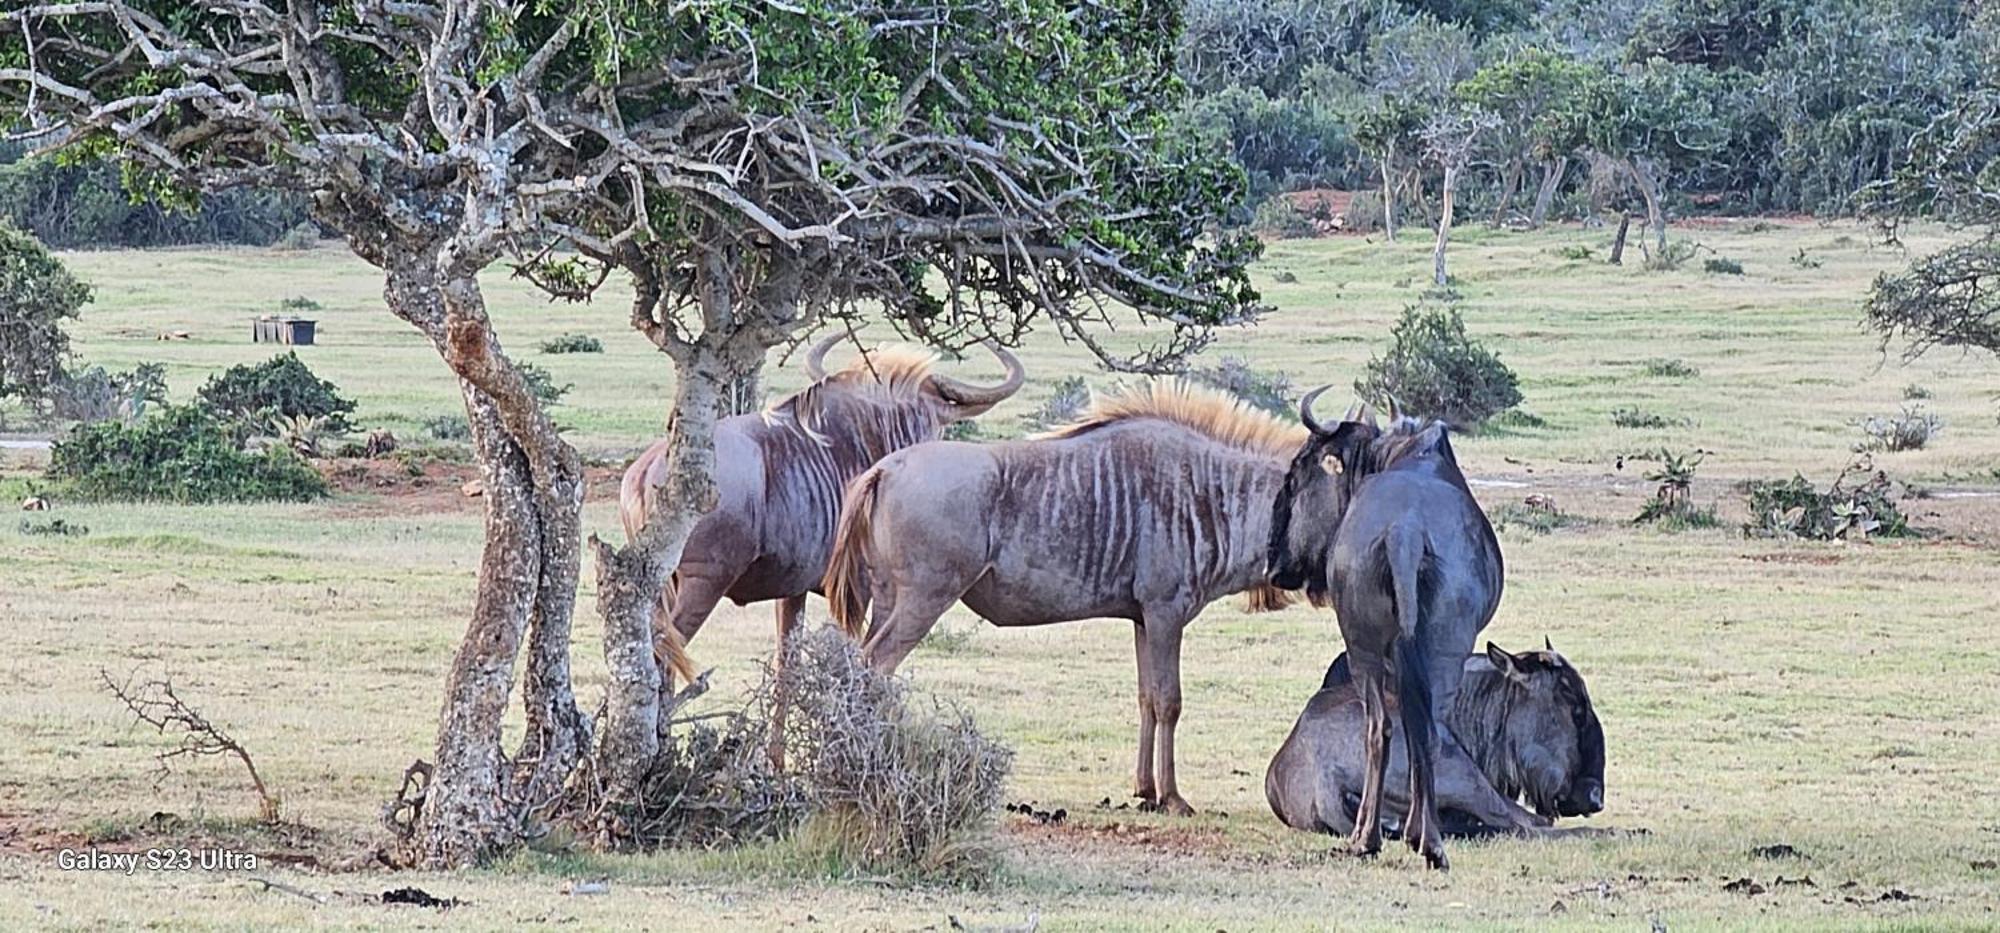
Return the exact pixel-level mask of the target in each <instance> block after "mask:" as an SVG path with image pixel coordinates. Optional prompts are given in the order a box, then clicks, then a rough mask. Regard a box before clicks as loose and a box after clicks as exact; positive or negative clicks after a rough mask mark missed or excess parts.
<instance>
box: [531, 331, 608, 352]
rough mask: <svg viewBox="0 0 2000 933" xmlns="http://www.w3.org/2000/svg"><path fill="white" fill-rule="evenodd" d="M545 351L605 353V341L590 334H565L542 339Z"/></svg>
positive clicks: (543, 350)
mask: <svg viewBox="0 0 2000 933" xmlns="http://www.w3.org/2000/svg"><path fill="white" fill-rule="evenodd" d="M542 352H543V353H603V352H604V342H603V341H601V340H598V339H597V338H596V337H592V336H591V335H589V334H564V335H562V336H560V337H551V338H549V339H547V340H544V341H542Z"/></svg>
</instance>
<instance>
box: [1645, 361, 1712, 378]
mask: <svg viewBox="0 0 2000 933" xmlns="http://www.w3.org/2000/svg"><path fill="white" fill-rule="evenodd" d="M1640 372H1643V373H1645V374H1646V375H1648V376H1654V377H1657V378H1660V379H1693V378H1694V377H1696V376H1699V375H1701V370H1699V369H1696V368H1694V367H1693V366H1690V365H1688V362H1687V361H1686V360H1679V359H1671V360H1670V359H1651V360H1647V361H1646V365H1645V368H1643V369H1641V370H1640Z"/></svg>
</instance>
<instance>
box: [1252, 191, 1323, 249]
mask: <svg viewBox="0 0 2000 933" xmlns="http://www.w3.org/2000/svg"><path fill="white" fill-rule="evenodd" d="M1250 229H1251V230H1253V231H1255V232H1256V233H1257V235H1258V236H1263V237H1269V238H1271V239H1274V240H1286V239H1294V238H1299V237H1312V236H1318V235H1319V227H1318V226H1317V225H1315V224H1314V223H1313V218H1312V217H1310V216H1308V215H1307V214H1306V213H1305V212H1304V211H1301V210H1299V209H1298V208H1296V207H1293V206H1292V202H1290V201H1288V200H1286V199H1285V198H1283V197H1280V196H1278V195H1272V196H1271V197H1268V198H1265V199H1264V202H1263V203H1262V204H1259V205H1257V210H1256V211H1254V212H1252V213H1251V215H1250Z"/></svg>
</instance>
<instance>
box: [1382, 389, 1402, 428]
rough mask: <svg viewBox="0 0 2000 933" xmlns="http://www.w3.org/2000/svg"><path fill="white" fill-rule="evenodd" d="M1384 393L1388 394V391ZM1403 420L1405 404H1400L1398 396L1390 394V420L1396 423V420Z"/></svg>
mask: <svg viewBox="0 0 2000 933" xmlns="http://www.w3.org/2000/svg"><path fill="white" fill-rule="evenodd" d="M1384 394H1385V395H1386V394H1387V393H1384ZM1401 420H1403V406H1402V405H1399V404H1397V402H1396V397H1395V396H1394V395H1390V396H1389V421H1390V422H1391V423H1394V422H1397V421H1401Z"/></svg>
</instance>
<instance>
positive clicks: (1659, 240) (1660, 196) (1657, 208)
mask: <svg viewBox="0 0 2000 933" xmlns="http://www.w3.org/2000/svg"><path fill="white" fill-rule="evenodd" d="M1625 170H1626V171H1628V172H1631V173H1632V181H1633V182H1634V183H1635V184H1637V185H1638V187H1639V196H1640V197H1642V198H1645V199H1646V236H1647V238H1648V239H1650V240H1651V241H1652V244H1653V247H1652V248H1653V255H1655V256H1659V255H1663V254H1665V253H1666V251H1667V210H1666V205H1665V203H1664V201H1665V200H1666V192H1665V191H1663V190H1662V189H1661V187H1660V175H1659V172H1658V171H1656V170H1655V169H1654V168H1653V166H1652V165H1650V164H1648V163H1647V161H1646V160H1645V159H1642V158H1637V157H1633V158H1628V159H1626V160H1625Z"/></svg>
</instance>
